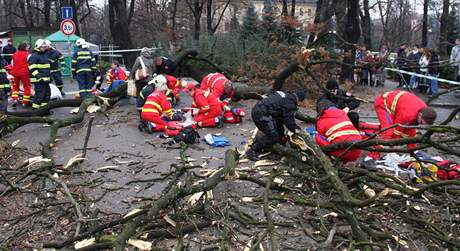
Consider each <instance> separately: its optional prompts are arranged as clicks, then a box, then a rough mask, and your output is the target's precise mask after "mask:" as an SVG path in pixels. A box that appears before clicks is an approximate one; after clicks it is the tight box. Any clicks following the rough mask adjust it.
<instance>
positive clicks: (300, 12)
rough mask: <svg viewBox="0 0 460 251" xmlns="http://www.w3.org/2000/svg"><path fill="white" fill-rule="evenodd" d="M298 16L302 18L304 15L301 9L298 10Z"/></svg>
mask: <svg viewBox="0 0 460 251" xmlns="http://www.w3.org/2000/svg"><path fill="white" fill-rule="evenodd" d="M299 15H300V16H303V15H304V13H303V8H300V10H299Z"/></svg>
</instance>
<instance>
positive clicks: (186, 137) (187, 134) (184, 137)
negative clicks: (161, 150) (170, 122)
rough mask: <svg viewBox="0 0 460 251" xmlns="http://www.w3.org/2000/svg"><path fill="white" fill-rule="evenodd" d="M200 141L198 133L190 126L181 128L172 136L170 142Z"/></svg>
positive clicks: (194, 142)
mask: <svg viewBox="0 0 460 251" xmlns="http://www.w3.org/2000/svg"><path fill="white" fill-rule="evenodd" d="M199 141H200V134H199V133H198V132H197V131H196V130H195V129H193V127H192V126H187V127H184V128H182V130H181V131H180V132H179V134H177V135H176V136H174V137H173V140H172V141H171V142H170V144H171V145H172V144H174V143H179V142H184V143H185V144H196V143H198V142H199Z"/></svg>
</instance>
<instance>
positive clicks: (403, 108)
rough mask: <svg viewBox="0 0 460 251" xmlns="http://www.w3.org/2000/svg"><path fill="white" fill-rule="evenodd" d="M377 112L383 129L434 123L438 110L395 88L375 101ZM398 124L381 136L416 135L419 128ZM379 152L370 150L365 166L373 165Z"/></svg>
mask: <svg viewBox="0 0 460 251" xmlns="http://www.w3.org/2000/svg"><path fill="white" fill-rule="evenodd" d="M374 108H375V112H376V113H377V117H378V119H379V122H380V127H381V129H385V128H388V127H390V126H393V125H401V126H415V125H432V124H433V123H434V121H435V120H436V116H437V115H436V111H435V110H433V109H432V108H430V107H427V105H426V104H425V102H423V101H422V100H421V99H420V98H419V97H417V96H416V95H415V94H413V93H410V92H406V91H401V90H395V91H391V92H386V93H384V94H383V95H381V96H378V97H377V98H376V99H375V101H374ZM401 126H396V127H394V128H392V129H389V130H386V131H384V132H382V133H381V134H380V135H379V136H380V138H381V139H384V140H391V139H399V138H408V137H415V136H416V134H417V130H416V129H415V128H404V127H401ZM407 146H408V147H409V148H414V147H416V144H408V145H407ZM379 157H380V154H379V153H378V152H370V153H369V155H368V157H366V159H364V163H363V166H365V167H371V166H373V165H374V160H376V159H378V158H379Z"/></svg>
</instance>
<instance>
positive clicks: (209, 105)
mask: <svg viewBox="0 0 460 251" xmlns="http://www.w3.org/2000/svg"><path fill="white" fill-rule="evenodd" d="M185 92H187V93H188V94H189V95H190V96H191V97H192V98H193V103H192V108H193V109H192V111H193V120H194V121H195V122H196V123H197V125H198V126H199V127H218V128H221V127H222V126H223V119H222V117H221V115H222V106H221V103H220V102H219V99H218V98H217V97H216V96H215V95H214V94H213V93H212V92H210V91H209V90H208V91H204V90H202V89H199V88H196V87H195V85H194V84H193V83H190V84H188V86H187V87H186V88H185Z"/></svg>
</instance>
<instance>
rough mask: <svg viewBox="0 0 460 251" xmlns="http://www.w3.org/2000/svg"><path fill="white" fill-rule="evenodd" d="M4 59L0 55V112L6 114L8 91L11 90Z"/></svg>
mask: <svg viewBox="0 0 460 251" xmlns="http://www.w3.org/2000/svg"><path fill="white" fill-rule="evenodd" d="M6 63H7V62H6V60H5V59H3V58H2V57H0V114H2V113H3V114H6V110H7V108H8V92H9V91H10V90H11V87H10V81H9V80H8V78H7V77H6V69H5V66H6Z"/></svg>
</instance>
